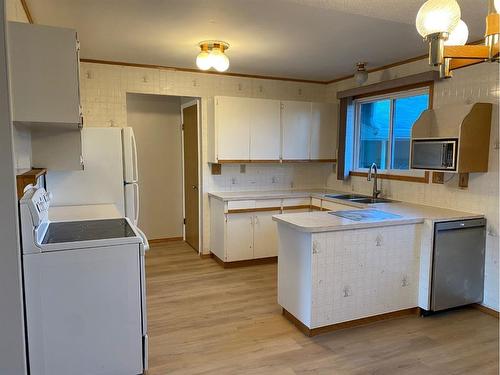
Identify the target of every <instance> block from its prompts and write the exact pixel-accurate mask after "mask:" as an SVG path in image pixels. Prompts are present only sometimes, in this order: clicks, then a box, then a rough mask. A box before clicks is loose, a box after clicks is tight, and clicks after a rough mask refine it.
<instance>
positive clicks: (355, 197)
mask: <svg viewBox="0 0 500 375" xmlns="http://www.w3.org/2000/svg"><path fill="white" fill-rule="evenodd" d="M325 197H327V198H335V199H340V200H345V201H350V202H354V203H364V204H375V203H392V202H393V201H392V200H390V199H385V198H374V197H367V196H366V195H359V194H326V195H325Z"/></svg>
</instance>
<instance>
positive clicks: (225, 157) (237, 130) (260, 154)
mask: <svg viewBox="0 0 500 375" xmlns="http://www.w3.org/2000/svg"><path fill="white" fill-rule="evenodd" d="M209 129H210V130H209V143H210V146H209V147H210V149H211V152H210V153H211V155H210V162H213V163H218V162H220V163H223V162H226V163H227V162H248V161H262V162H267V161H276V162H279V160H280V135H281V129H280V102H279V101H278V100H264V99H249V98H239V97H228V96H218V97H215V98H214V99H213V102H212V103H210V104H209Z"/></svg>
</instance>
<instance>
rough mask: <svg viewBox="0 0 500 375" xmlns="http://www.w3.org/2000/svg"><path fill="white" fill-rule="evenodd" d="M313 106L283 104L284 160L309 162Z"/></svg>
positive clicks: (298, 103)
mask: <svg viewBox="0 0 500 375" xmlns="http://www.w3.org/2000/svg"><path fill="white" fill-rule="evenodd" d="M311 104H312V103H310V102H296V101H282V102H281V123H282V126H283V160H309V158H310V157H309V156H310V150H311V147H310V140H311V125H312V117H311V115H312V114H311ZM332 126H333V124H332Z"/></svg>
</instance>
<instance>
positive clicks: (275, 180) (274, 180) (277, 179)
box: [271, 176, 280, 184]
mask: <svg viewBox="0 0 500 375" xmlns="http://www.w3.org/2000/svg"><path fill="white" fill-rule="evenodd" d="M278 182H280V179H279V177H276V176H273V178H271V183H273V184H277V183H278Z"/></svg>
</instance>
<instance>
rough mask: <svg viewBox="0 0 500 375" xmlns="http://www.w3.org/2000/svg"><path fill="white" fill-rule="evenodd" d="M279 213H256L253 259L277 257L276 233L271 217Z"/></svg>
mask: <svg viewBox="0 0 500 375" xmlns="http://www.w3.org/2000/svg"><path fill="white" fill-rule="evenodd" d="M279 213H280V211H267V212H257V213H255V216H254V224H253V225H254V227H253V228H254V232H253V244H254V249H253V257H254V258H255V259H257V258H267V257H275V256H277V255H278V232H277V230H276V223H275V222H274V221H273V215H278V214H279Z"/></svg>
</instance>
